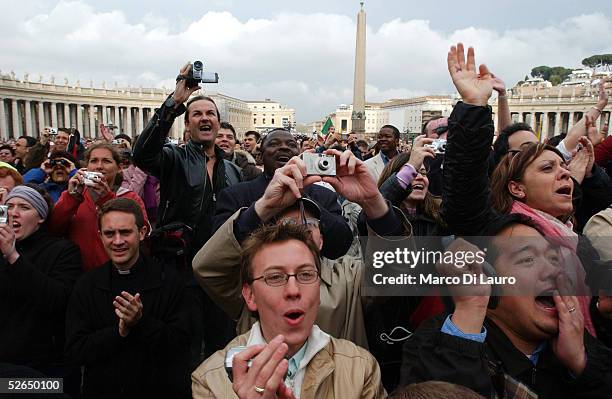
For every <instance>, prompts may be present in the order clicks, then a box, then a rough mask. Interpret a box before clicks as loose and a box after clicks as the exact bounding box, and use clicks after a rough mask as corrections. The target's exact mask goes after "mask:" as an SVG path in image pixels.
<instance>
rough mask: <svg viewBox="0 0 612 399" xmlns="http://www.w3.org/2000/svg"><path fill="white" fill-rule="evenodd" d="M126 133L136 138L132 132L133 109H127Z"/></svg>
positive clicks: (128, 107)
mask: <svg viewBox="0 0 612 399" xmlns="http://www.w3.org/2000/svg"><path fill="white" fill-rule="evenodd" d="M125 133H126V134H127V135H128V136H130V137H134V132H132V107H130V106H127V107H125Z"/></svg>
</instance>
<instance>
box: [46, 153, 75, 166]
mask: <svg viewBox="0 0 612 399" xmlns="http://www.w3.org/2000/svg"><path fill="white" fill-rule="evenodd" d="M56 158H66V159H67V160H69V161H70V162H72V163H73V164H74V165H75V166H76V167H78V164H77V160H76V158H75V157H74V156H73V155H72V154H71V153H69V152H68V151H53V152H52V153H51V154H49V159H56Z"/></svg>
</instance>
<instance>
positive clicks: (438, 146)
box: [425, 139, 446, 154]
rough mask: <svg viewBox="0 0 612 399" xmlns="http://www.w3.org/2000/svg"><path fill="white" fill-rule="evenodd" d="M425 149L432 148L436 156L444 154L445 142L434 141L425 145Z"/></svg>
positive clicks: (441, 140)
mask: <svg viewBox="0 0 612 399" xmlns="http://www.w3.org/2000/svg"><path fill="white" fill-rule="evenodd" d="M425 147H427V148H433V150H434V152H435V153H436V154H445V153H446V140H444V139H435V140H434V141H433V142H432V143H431V144H425Z"/></svg>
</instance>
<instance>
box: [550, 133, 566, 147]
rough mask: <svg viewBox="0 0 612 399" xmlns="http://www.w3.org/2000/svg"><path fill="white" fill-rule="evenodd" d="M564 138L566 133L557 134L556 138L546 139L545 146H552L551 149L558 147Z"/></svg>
mask: <svg viewBox="0 0 612 399" xmlns="http://www.w3.org/2000/svg"><path fill="white" fill-rule="evenodd" d="M565 136H567V133H563V134H559V135H557V136H553V137H551V138H549V139H548V141H547V142H546V144H548V145H552V146H553V147H556V146H558V145H559V144H560V143H561V141H562V140H563V139H564V138H565Z"/></svg>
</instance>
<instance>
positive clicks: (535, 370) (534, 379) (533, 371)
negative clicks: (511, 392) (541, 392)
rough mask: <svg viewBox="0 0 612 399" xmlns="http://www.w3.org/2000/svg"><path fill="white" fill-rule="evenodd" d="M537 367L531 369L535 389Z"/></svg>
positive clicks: (532, 384) (532, 383)
mask: <svg viewBox="0 0 612 399" xmlns="http://www.w3.org/2000/svg"><path fill="white" fill-rule="evenodd" d="M537 371H538V370H537V368H536V367H534V368H532V369H531V386H532V387H533V389H535V383H536V372H537Z"/></svg>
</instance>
